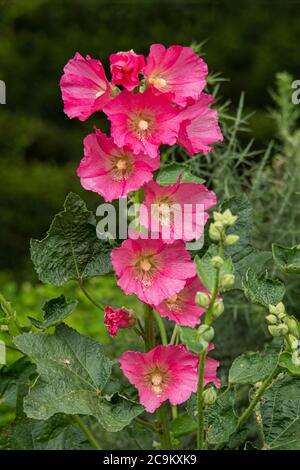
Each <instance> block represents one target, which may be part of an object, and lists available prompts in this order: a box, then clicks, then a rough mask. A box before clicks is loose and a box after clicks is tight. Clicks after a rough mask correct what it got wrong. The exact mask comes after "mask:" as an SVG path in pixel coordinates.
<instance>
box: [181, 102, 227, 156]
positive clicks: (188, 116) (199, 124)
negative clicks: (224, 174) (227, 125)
mask: <svg viewBox="0 0 300 470" xmlns="http://www.w3.org/2000/svg"><path fill="white" fill-rule="evenodd" d="M212 103H214V98H213V96H211V95H208V94H206V93H202V95H201V96H200V98H199V99H198V101H196V102H194V103H193V104H191V105H190V106H187V107H186V108H185V109H184V110H183V111H181V114H180V117H181V124H180V129H179V134H178V139H177V143H178V144H179V145H181V146H182V147H184V148H185V149H186V150H187V151H188V152H189V153H190V154H191V155H195V153H200V152H201V153H208V152H210V151H211V150H212V147H211V144H214V143H215V142H219V141H222V140H223V136H222V132H221V129H220V127H219V125H218V113H217V111H216V110H215V109H211V108H209V105H210V104H212Z"/></svg>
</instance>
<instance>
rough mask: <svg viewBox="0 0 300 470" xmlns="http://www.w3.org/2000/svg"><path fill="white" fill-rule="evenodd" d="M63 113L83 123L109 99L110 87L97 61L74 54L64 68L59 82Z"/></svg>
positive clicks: (77, 53)
mask: <svg viewBox="0 0 300 470" xmlns="http://www.w3.org/2000/svg"><path fill="white" fill-rule="evenodd" d="M60 87H61V91H62V97H63V100H64V112H65V113H66V114H67V116H68V117H69V118H70V119H72V118H78V119H80V121H85V120H86V119H88V118H89V117H90V115H91V114H93V113H94V112H95V111H99V110H100V109H102V108H103V106H105V105H106V103H108V101H110V99H111V94H110V92H111V86H110V84H109V82H108V81H107V78H106V76H105V72H104V69H103V66H102V64H101V62H100V61H99V60H96V59H91V57H90V56H88V55H87V56H86V58H85V59H84V58H83V57H82V56H81V55H80V54H79V52H76V54H75V56H74V57H73V59H71V60H69V62H68V63H67V65H66V66H65V67H64V74H63V76H62V77H61V80H60Z"/></svg>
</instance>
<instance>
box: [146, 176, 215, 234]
mask: <svg viewBox="0 0 300 470" xmlns="http://www.w3.org/2000/svg"><path fill="white" fill-rule="evenodd" d="M144 191H145V196H146V199H145V201H144V203H143V207H142V210H141V211H140V222H141V225H142V226H144V227H146V228H147V229H149V230H151V231H153V232H156V231H159V232H161V233H162V238H163V240H164V241H165V243H172V242H173V241H174V240H184V241H191V240H193V239H199V238H200V236H201V235H202V234H203V231H204V225H205V223H206V221H207V219H208V214H207V213H206V212H205V211H206V210H207V209H209V208H210V207H212V206H214V205H215V203H216V195H215V193H213V192H212V191H208V189H207V188H206V187H205V186H204V185H202V184H196V183H180V178H179V179H178V181H177V183H176V184H172V185H169V186H160V185H159V184H157V183H156V182H155V181H151V182H150V183H148V184H146V185H145V186H144ZM145 208H146V209H147V210H145Z"/></svg>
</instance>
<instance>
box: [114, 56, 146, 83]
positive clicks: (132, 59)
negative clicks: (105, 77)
mask: <svg viewBox="0 0 300 470" xmlns="http://www.w3.org/2000/svg"><path fill="white" fill-rule="evenodd" d="M109 60H110V71H111V75H112V80H111V82H112V83H113V84H114V85H122V86H123V87H124V88H126V90H128V91H132V90H133V89H134V88H135V87H136V86H138V84H139V82H140V80H139V73H141V70H142V69H143V67H144V66H145V58H144V56H143V55H140V54H136V53H135V52H134V51H132V50H131V51H128V52H118V53H117V54H111V55H110V57H109Z"/></svg>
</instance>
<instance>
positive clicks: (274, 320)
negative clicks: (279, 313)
mask: <svg viewBox="0 0 300 470" xmlns="http://www.w3.org/2000/svg"><path fill="white" fill-rule="evenodd" d="M266 320H267V321H268V322H269V323H271V325H276V323H277V322H278V320H277V317H276V316H275V315H273V314H272V313H271V314H270V315H267V316H266Z"/></svg>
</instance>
